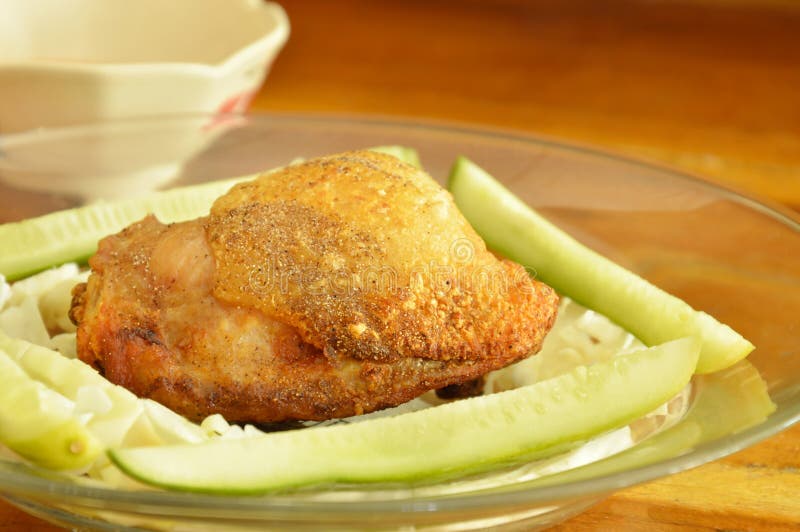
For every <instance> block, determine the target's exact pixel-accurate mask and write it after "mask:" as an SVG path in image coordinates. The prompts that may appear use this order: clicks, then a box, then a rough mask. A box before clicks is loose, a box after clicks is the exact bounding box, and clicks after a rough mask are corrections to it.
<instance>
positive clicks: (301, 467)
mask: <svg viewBox="0 0 800 532" xmlns="http://www.w3.org/2000/svg"><path fill="white" fill-rule="evenodd" d="M698 352H699V344H698V343H697V341H696V340H695V339H689V338H687V339H681V340H676V341H673V342H670V343H667V344H664V345H661V346H657V347H653V348H649V349H644V350H641V351H637V352H634V353H631V354H628V355H622V356H619V357H616V358H614V359H612V360H609V361H607V362H603V363H598V364H595V365H592V366H590V367H586V366H581V367H579V368H576V369H575V370H573V371H572V372H570V373H567V374H564V375H561V376H559V377H555V378H553V379H549V380H546V381H542V382H539V383H537V384H534V385H530V386H525V387H522V388H518V389H515V390H511V391H508V392H502V393H497V394H491V395H487V396H482V397H474V398H470V399H464V400H461V401H456V402H453V403H448V404H445V405H441V406H437V407H435V408H430V409H426V410H421V411H417V412H412V413H408V414H403V415H399V416H395V417H387V418H375V419H370V420H366V421H363V422H360V423H355V424H351V425H337V426H329V427H320V428H313V429H304V430H296V431H288V432H280V433H273V434H266V435H264V436H257V437H252V438H242V439H231V440H214V441H210V442H206V443H201V444H196V445H176V446H167V447H139V448H128V449H112V450H111V451H110V452H109V456H110V457H111V459H112V461H113V462H114V463H116V464H117V466H118V467H119V468H120V469H122V470H123V471H124V472H125V473H127V474H128V475H130V476H132V477H134V478H136V479H138V480H140V481H143V482H146V483H149V484H154V485H157V486H161V487H166V488H173V489H181V490H188V491H197V492H210V493H241V494H244V493H260V492H266V491H271V490H276V489H282V488H289V487H296V486H303V485H311V484H326V483H335V482H342V483H361V482H391V481H410V480H416V479H422V478H425V479H426V480H430V479H435V478H441V477H448V476H454V475H456V474H463V473H465V472H470V471H478V470H483V469H487V468H489V467H490V466H492V465H496V464H498V463H502V462H509V461H513V460H515V459H519V458H522V457H530V456H537V457H543V456H546V455H548V454H552V453H555V452H557V451H559V450H563V449H564V447H565V445H568V444H570V443H577V442H580V441H583V440H586V439H588V438H590V437H591V436H594V435H596V434H598V433H600V432H603V431H605V430H609V429H612V428H615V427H619V426H622V425H625V424H626V423H629V422H630V421H632V420H634V419H637V418H639V417H641V416H642V415H644V414H646V413H647V412H649V411H651V410H652V409H654V408H655V407H656V406H658V405H660V404H662V403H664V402H665V401H667V400H668V399H669V398H671V397H672V396H674V395H675V394H676V393H677V392H678V391H680V390H681V389H682V388H683V387H684V386H685V385H686V383H687V382H688V381H689V379H690V378H691V375H692V372H693V370H694V367H695V364H696V362H697V356H698Z"/></svg>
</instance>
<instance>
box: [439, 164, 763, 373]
mask: <svg viewBox="0 0 800 532" xmlns="http://www.w3.org/2000/svg"><path fill="white" fill-rule="evenodd" d="M448 189H449V190H450V192H451V193H452V194H453V197H454V198H455V201H456V204H457V205H458V208H459V209H460V210H461V212H462V213H463V214H464V216H465V217H466V218H467V220H468V221H469V222H470V224H472V226H473V227H474V228H475V230H476V231H477V232H478V234H480V235H481V236H482V237H483V239H484V240H485V241H486V243H487V245H488V246H489V247H491V248H493V249H495V250H496V251H498V252H500V253H502V254H503V255H505V256H506V257H508V258H510V259H511V260H514V261H516V262H519V263H520V264H522V265H523V266H525V267H526V268H528V269H529V270H530V271H532V272H534V274H535V275H536V276H537V278H538V279H539V280H541V281H543V282H545V283H547V284H549V285H550V286H552V287H553V288H555V289H556V291H558V292H560V293H562V294H565V295H568V296H569V297H571V298H572V299H574V300H575V301H577V302H578V303H580V304H582V305H584V306H586V307H589V308H591V309H593V310H595V311H597V312H600V313H601V314H604V315H606V316H607V317H609V318H610V319H611V320H613V321H615V322H616V323H617V324H618V325H620V326H621V327H623V328H624V329H626V330H628V331H629V332H631V333H632V334H634V335H635V336H636V337H638V338H639V339H640V340H641V341H642V342H644V343H645V344H646V345H658V344H661V343H663V342H667V341H669V340H673V339H676V338H682V337H685V336H698V337H700V338H701V339H702V350H701V352H700V359H699V361H698V364H697V368H696V372H697V373H710V372H714V371H718V370H720V369H723V368H726V367H729V366H731V365H733V364H734V363H736V362H738V361H739V360H741V359H742V358H744V357H746V356H747V355H748V354H749V353H750V352H751V351H752V350H753V348H754V346H753V344H751V343H750V342H749V341H747V340H746V339H745V338H743V337H742V336H741V335H739V334H738V333H737V332H736V331H734V330H733V329H731V328H730V327H728V326H727V325H724V324H722V323H720V322H718V321H717V320H715V319H714V318H713V317H711V316H709V315H708V314H706V313H704V312H699V311H696V310H694V309H693V308H692V307H690V306H689V305H688V304H687V303H685V302H684V301H682V300H681V299H679V298H677V297H675V296H673V295H670V294H668V293H667V292H665V291H663V290H661V289H660V288H658V287H656V286H654V285H652V284H650V283H649V282H648V281H646V280H644V279H642V278H641V277H639V276H638V275H636V274H635V273H633V272H631V271H629V270H626V269H625V268H623V267H622V266H619V265H618V264H616V263H614V262H612V261H610V260H608V259H607V258H605V257H603V256H601V255H599V254H598V253H596V252H594V251H592V250H591V249H589V248H587V247H585V246H584V245H583V244H581V243H580V242H578V241H577V240H575V239H574V238H572V237H571V236H569V235H568V234H566V233H565V232H563V231H562V230H561V229H559V228H558V227H556V226H555V225H553V224H552V223H551V222H549V221H548V220H546V219H545V218H544V217H542V216H541V215H539V214H538V213H537V212H535V211H534V210H533V209H531V208H530V207H528V206H527V205H525V203H523V202H522V201H521V200H520V199H519V198H517V197H516V196H514V195H513V194H512V193H511V192H510V191H509V190H507V189H506V188H505V187H503V186H502V185H501V184H500V183H499V182H497V181H496V180H495V179H494V178H493V177H492V176H490V175H489V174H488V173H487V172H485V171H484V170H483V169H481V168H480V167H478V166H477V165H476V164H474V163H473V162H471V161H470V160H468V159H466V158H464V157H460V158H459V159H458V160H457V161H456V163H455V164H454V166H453V169H452V170H451V172H450V178H449V182H448Z"/></svg>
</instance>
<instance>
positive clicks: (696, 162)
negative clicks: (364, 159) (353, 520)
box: [0, 0, 800, 531]
mask: <svg viewBox="0 0 800 532" xmlns="http://www.w3.org/2000/svg"><path fill="white" fill-rule="evenodd" d="M281 3H282V4H283V5H284V7H285V8H286V10H287V12H288V14H289V17H290V20H291V23H292V36H291V38H290V41H289V43H288V45H287V46H286V48H285V49H284V51H283V53H282V54H281V55H280V57H279V58H278V60H277V61H276V63H275V64H274V67H273V70H272V73H271V74H270V77H269V79H268V81H267V83H266V84H265V86H264V87H263V88H262V90H261V91H260V92H259V93H258V94H257V96H256V98H255V99H254V101H253V103H252V110H253V111H255V112H258V111H271V110H281V111H325V112H328V111H329V112H336V113H361V114H380V115H391V116H402V117H405V118H414V117H417V118H425V119H430V118H434V119H440V120H447V121H453V122H462V123H464V122H465V123H471V124H486V125H491V126H493V127H503V128H512V129H518V130H522V131H526V132H531V133H535V134H539V135H545V136H552V137H556V138H561V139H567V140H570V141H576V142H579V143H590V144H594V145H598V146H602V147H605V148H607V149H610V150H612V151H616V152H619V153H623V154H627V155H631V156H634V157H639V158H646V159H650V160H654V161H657V162H662V163H666V164H668V165H671V166H674V167H678V168H680V169H683V170H687V171H689V172H693V173H696V174H698V175H700V176H703V177H705V178H707V179H710V180H712V181H716V182H719V183H723V184H725V185H727V186H730V187H733V188H735V189H738V190H742V191H746V192H748V193H751V194H753V195H755V196H758V197H761V198H765V199H766V200H767V201H773V202H779V203H782V204H784V205H786V206H789V207H791V208H794V209H798V210H800V2H792V1H766V2H758V1H755V0H753V1H750V2H748V1H743V0H740V1H737V0H703V1H698V0H695V1H688V0H685V1H680V0H639V1H636V0H604V1H601V2H597V1H591V0H582V1H575V0H573V1H564V2H562V1H557V0H552V1H522V0H519V1H513V0H483V1H477V0H459V1H456V0H405V1H403V2H392V1H371V2H368V1H353V0H349V1H335V2H333V1H325V0H302V1H301V0H296V1H294V0H292V1H290V0H283V1H282V2H281ZM799 340H800V339H799ZM798 529H800V425H796V426H794V427H792V428H790V429H788V430H786V431H784V432H783V433H781V434H778V435H776V436H774V437H772V438H770V439H768V440H766V441H764V442H762V443H759V444H757V445H755V446H753V447H751V448H749V449H746V450H744V451H741V452H739V453H737V454H734V455H732V456H729V457H727V458H724V459H722V460H719V461H716V462H713V463H710V464H707V465H704V466H701V467H698V468H696V469H693V470H690V471H686V472H684V473H681V474H677V475H674V476H671V477H668V478H664V479H661V480H658V481H654V482H650V483H647V484H644V485H640V486H636V487H632V488H629V489H626V490H623V491H620V492H619V493H617V494H615V495H613V496H611V497H610V498H608V499H606V500H605V501H604V502H602V503H600V504H598V505H597V506H595V507H593V508H591V509H590V510H588V511H587V512H585V513H583V514H581V515H579V516H577V517H574V518H572V519H571V520H569V521H567V522H565V523H563V524H562V525H560V526H558V527H556V530H564V531H573V530H576V531H582V530H593V531H594V530H623V531H625V530H630V531H638V530H643V531H644V530H646V531H660V530H664V531H667V530H668V531H673V530H679V531H689V530H798ZM0 530H14V531H16V530H35V531H49V530H56V528H55V527H52V526H51V525H48V524H45V523H44V522H42V521H40V520H38V519H36V518H33V517H30V516H27V515H25V514H23V513H22V512H20V511H18V510H16V509H14V508H12V507H11V506H9V505H8V504H6V503H2V502H0Z"/></svg>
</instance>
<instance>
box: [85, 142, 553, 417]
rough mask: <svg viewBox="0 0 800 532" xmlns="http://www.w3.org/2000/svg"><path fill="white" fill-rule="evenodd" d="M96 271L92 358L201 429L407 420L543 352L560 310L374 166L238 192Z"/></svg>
mask: <svg viewBox="0 0 800 532" xmlns="http://www.w3.org/2000/svg"><path fill="white" fill-rule="evenodd" d="M459 246H460V247H459ZM90 265H91V267H92V275H91V276H90V278H89V281H88V283H87V285H86V287H85V288H82V289H76V292H75V295H74V300H73V309H72V316H73V317H74V319H75V320H76V321H77V322H78V325H79V326H78V352H79V356H80V358H81V359H82V360H84V361H85V362H87V363H89V364H91V365H93V366H94V367H96V368H98V369H99V370H100V371H102V372H103V373H104V375H105V376H106V377H107V378H109V379H110V380H111V381H113V382H116V383H118V384H121V385H123V386H125V387H127V388H129V389H130V390H132V391H133V392H134V393H136V394H137V395H140V396H145V397H151V398H153V399H155V400H157V401H159V402H162V403H163V404H165V405H167V406H169V407H170V408H173V409H174V410H177V411H178V412H181V413H183V414H185V415H187V416H188V417H190V418H192V419H200V418H202V417H204V416H206V415H209V414H211V413H221V414H223V415H224V416H225V417H226V418H228V419H229V420H231V421H250V422H261V423H264V422H275V421H285V420H293V419H316V420H320V419H328V418H332V417H344V416H349V415H353V414H360V413H364V412H369V411H373V410H376V409H380V408H384V407H388V406H393V405H396V404H399V403H402V402H405V401H407V400H410V399H412V398H413V397H415V396H417V395H420V394H421V393H424V392H425V391H427V390H431V389H435V388H441V387H444V386H447V385H450V384H454V383H459V382H464V381H468V380H470V379H474V378H476V377H478V376H480V375H482V374H484V373H486V372H488V371H491V370H493V369H497V368H499V367H502V366H505V365H507V364H509V363H511V362H514V361H516V360H519V359H520V358H522V357H524V356H527V355H528V354H530V353H532V352H535V351H537V350H538V349H539V347H540V345H541V342H542V340H543V338H544V335H545V334H546V332H547V330H549V328H550V326H551V325H552V322H553V320H554V319H555V312H556V306H557V297H556V295H555V293H554V292H553V291H552V290H551V289H550V288H548V287H546V286H545V285H542V284H541V283H537V282H534V281H532V280H531V279H530V278H529V276H528V275H527V274H526V273H525V271H524V270H523V269H522V268H521V267H520V266H518V265H516V264H513V263H511V262H508V261H502V260H497V259H496V258H495V257H494V256H492V255H491V254H490V253H489V252H487V251H486V249H485V246H484V245H483V242H482V241H481V240H480V238H479V237H478V236H477V235H476V234H475V233H474V231H472V229H471V228H470V227H469V225H468V224H467V223H466V221H465V220H464V219H463V217H462V216H461V215H460V214H459V213H458V212H457V211H456V209H455V206H454V205H453V203H452V200H451V198H450V196H449V194H447V193H446V192H444V191H443V190H441V188H440V187H438V185H436V184H435V183H434V182H433V181H432V180H431V179H430V178H429V177H427V176H426V175H424V174H422V173H420V172H418V171H416V170H414V169H413V168H411V167H409V166H406V165H402V164H401V163H399V162H397V161H396V160H395V159H393V158H389V157H386V156H382V155H377V154H372V153H371V152H369V153H367V152H357V153H348V154H343V155H339V156H333V157H329V158H323V159H319V160H315V161H311V162H309V163H307V164H305V165H299V166H296V167H290V168H289V169H287V170H285V171H282V172H278V173H273V174H269V175H266V176H264V177H262V178H260V179H258V180H256V181H255V182H253V183H248V184H245V185H241V186H239V187H237V188H235V189H234V190H232V191H231V192H230V193H229V194H227V195H226V196H223V197H222V198H220V199H219V200H218V201H217V202H216V204H215V205H214V208H213V209H212V213H211V215H210V216H209V217H208V218H204V219H199V220H195V221H191V222H186V223H182V224H173V225H170V226H167V225H164V224H161V223H159V222H158V221H157V220H156V219H155V218H153V217H148V218H146V219H144V220H142V221H141V222H138V223H136V224H133V225H132V226H130V227H129V228H127V229H125V230H124V231H122V232H121V233H119V234H117V235H113V236H111V237H108V238H106V239H104V240H103V241H101V243H100V246H99V249H98V252H97V254H96V255H95V256H94V257H93V258H92V259H91V260H90Z"/></svg>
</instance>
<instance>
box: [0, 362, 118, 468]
mask: <svg viewBox="0 0 800 532" xmlns="http://www.w3.org/2000/svg"><path fill="white" fill-rule="evenodd" d="M73 409H74V403H73V402H72V401H70V400H68V399H67V398H65V397H63V396H62V395H60V394H58V393H56V392H55V391H53V390H51V389H49V388H47V387H46V386H45V385H44V384H42V383H40V382H38V381H35V380H33V379H32V378H30V377H29V376H28V375H27V374H26V373H25V371H23V370H22V369H21V368H20V367H19V366H18V365H17V364H16V363H15V362H14V361H13V360H12V359H11V358H10V357H9V356H8V355H7V354H6V353H5V352H4V351H3V350H2V349H0V443H2V444H3V445H5V446H6V447H8V448H9V449H11V450H12V451H14V452H16V453H17V454H18V455H20V456H22V457H23V458H26V459H28V460H30V461H31V462H33V463H35V464H37V465H40V466H43V467H47V468H49V469H58V470H74V469H80V468H83V467H86V466H88V465H89V464H91V463H92V462H93V461H94V460H95V459H96V458H97V457H98V456H99V455H100V453H101V451H102V450H103V447H102V446H101V445H100V443H99V442H98V441H97V439H96V438H95V437H94V436H92V434H91V433H90V432H89V431H88V429H87V428H86V427H85V426H84V425H83V424H81V423H80V422H79V421H78V419H77V418H76V417H75V416H74V415H73Z"/></svg>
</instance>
